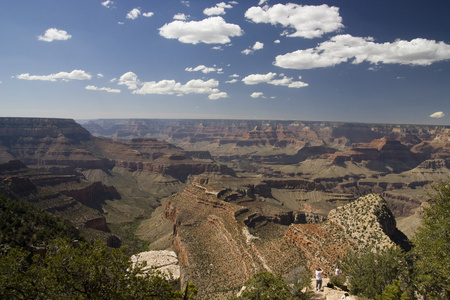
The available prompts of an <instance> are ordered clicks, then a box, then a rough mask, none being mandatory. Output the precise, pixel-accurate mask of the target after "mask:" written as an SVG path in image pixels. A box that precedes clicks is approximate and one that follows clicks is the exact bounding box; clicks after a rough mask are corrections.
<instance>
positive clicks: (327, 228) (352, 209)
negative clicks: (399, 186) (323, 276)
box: [286, 194, 409, 273]
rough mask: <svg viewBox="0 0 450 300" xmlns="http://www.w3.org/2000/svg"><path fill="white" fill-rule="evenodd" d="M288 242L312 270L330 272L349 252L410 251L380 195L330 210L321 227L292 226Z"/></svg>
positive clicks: (310, 225)
mask: <svg viewBox="0 0 450 300" xmlns="http://www.w3.org/2000/svg"><path fill="white" fill-rule="evenodd" d="M286 239H287V240H288V241H289V242H290V243H292V244H293V245H295V246H296V247H298V248H299V249H300V250H301V251H302V252H303V253H305V255H306V257H307V258H308V262H309V267H310V269H311V270H313V269H315V268H317V267H321V268H322V269H324V270H325V272H327V273H331V272H332V268H333V266H334V265H335V264H336V262H337V261H338V260H339V259H340V258H342V256H343V255H344V254H345V253H346V252H347V251H349V250H355V251H378V250H381V249H383V248H385V247H391V246H393V245H399V246H401V247H402V248H404V249H409V243H408V241H407V238H406V236H405V235H404V234H403V233H402V232H400V231H399V230H398V229H397V227H396V222H395V218H394V216H393V214H392V213H391V211H390V210H389V208H388V206H387V202H386V201H385V200H384V199H383V198H382V197H381V196H380V195H377V194H371V195H367V196H364V197H361V198H359V199H358V200H356V201H354V202H352V203H349V204H347V205H345V206H342V207H339V208H337V209H333V210H331V211H330V213H329V214H328V219H327V221H325V222H323V223H321V224H301V225H297V224H295V225H291V226H290V227H289V229H288V231H287V232H286Z"/></svg>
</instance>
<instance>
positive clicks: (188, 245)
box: [164, 180, 301, 296]
mask: <svg viewBox="0 0 450 300" xmlns="http://www.w3.org/2000/svg"><path fill="white" fill-rule="evenodd" d="M164 207H165V217H166V218H168V219H170V220H172V222H173V223H174V244H173V246H174V248H175V250H176V253H177V255H178V258H179V262H180V266H181V285H182V286H183V285H184V284H185V283H186V282H189V281H190V282H193V283H195V284H196V285H197V287H198V289H199V291H200V293H201V294H203V296H204V295H211V294H212V293H215V292H219V291H226V290H230V289H237V288H239V287H241V286H242V284H243V283H244V282H245V281H246V280H248V279H249V278H250V277H251V276H253V275H254V274H255V273H256V272H258V271H262V270H271V271H274V272H276V271H277V270H279V271H281V270H285V269H286V268H290V267H292V266H293V265H294V267H295V266H297V265H296V263H297V264H300V262H301V259H300V254H299V252H298V251H297V250H296V249H295V248H294V247H292V246H289V244H288V243H287V242H285V241H284V240H283V237H282V235H281V236H280V237H279V238H277V239H276V240H274V239H273V240H271V241H270V242H267V241H265V240H263V239H258V238H256V237H254V238H249V237H250V236H251V234H250V233H249V229H248V228H247V226H245V224H244V223H243V222H239V221H238V220H237V217H240V216H242V214H246V213H249V212H248V211H247V210H246V209H245V208H244V207H242V206H240V205H236V204H235V203H230V202H225V201H223V200H221V199H219V198H218V194H216V193H212V192H211V191H210V190H209V189H207V188H202V187H201V186H199V181H198V180H197V181H196V183H195V185H192V186H189V187H187V188H186V189H185V190H183V191H182V192H181V193H179V194H176V195H174V196H172V197H170V198H168V199H166V201H165V204H164ZM243 217H244V218H245V216H243ZM260 242H261V243H262V244H259V243H260ZM276 253H283V255H279V254H278V255H277V254H276Z"/></svg>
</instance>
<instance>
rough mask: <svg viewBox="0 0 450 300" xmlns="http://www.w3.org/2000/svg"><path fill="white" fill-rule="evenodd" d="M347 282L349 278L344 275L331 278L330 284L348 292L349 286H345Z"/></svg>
mask: <svg viewBox="0 0 450 300" xmlns="http://www.w3.org/2000/svg"><path fill="white" fill-rule="evenodd" d="M346 281H347V278H346V277H345V275H344V274H339V275H333V276H331V277H330V283H331V284H332V285H334V286H337V287H338V288H340V289H342V290H344V291H347V290H348V289H347V286H346V285H345V282H346Z"/></svg>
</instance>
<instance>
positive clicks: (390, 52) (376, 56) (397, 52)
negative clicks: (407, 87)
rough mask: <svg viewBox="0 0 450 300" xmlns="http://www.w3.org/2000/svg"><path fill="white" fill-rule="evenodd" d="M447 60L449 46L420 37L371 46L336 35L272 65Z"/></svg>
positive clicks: (366, 41) (281, 57)
mask: <svg viewBox="0 0 450 300" xmlns="http://www.w3.org/2000/svg"><path fill="white" fill-rule="evenodd" d="M448 59H450V45H448V44H445V43H444V42H436V41H433V40H426V39H422V38H418V39H414V40H411V41H404V40H396V41H395V42H393V43H375V42H374V39H373V38H371V37H366V38H362V37H353V36H351V35H349V34H345V35H337V36H335V37H332V38H331V39H330V40H329V41H326V42H323V43H321V44H319V45H318V46H317V47H316V48H309V49H306V50H297V51H294V52H291V53H287V54H284V55H278V56H277V57H276V59H275V62H274V64H275V65H276V66H279V67H282V68H288V69H298V70H303V69H313V68H322V67H331V66H334V65H337V64H340V63H343V62H347V61H349V60H351V62H352V63H353V64H359V63H362V62H365V61H367V62H369V63H371V64H379V63H384V64H402V65H421V66H427V65H430V64H432V63H434V62H437V61H441V60H448Z"/></svg>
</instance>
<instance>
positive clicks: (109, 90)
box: [85, 85, 120, 93]
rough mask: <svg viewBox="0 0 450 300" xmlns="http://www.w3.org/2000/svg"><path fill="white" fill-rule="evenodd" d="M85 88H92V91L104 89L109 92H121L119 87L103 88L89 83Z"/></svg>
mask: <svg viewBox="0 0 450 300" xmlns="http://www.w3.org/2000/svg"><path fill="white" fill-rule="evenodd" d="M85 89H86V90H90V91H104V92H107V93H120V90H119V89H112V88H109V87H101V88H99V87H96V86H95V85H87V86H86V87H85Z"/></svg>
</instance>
